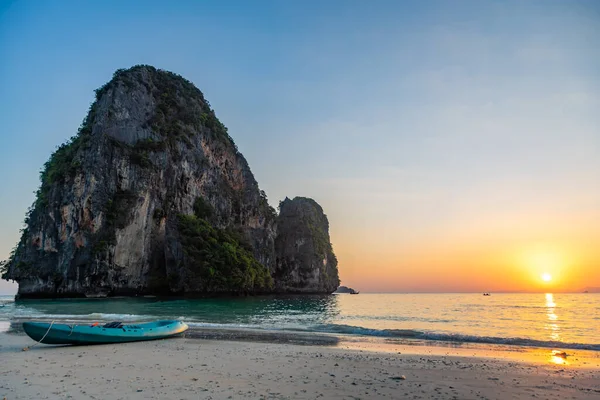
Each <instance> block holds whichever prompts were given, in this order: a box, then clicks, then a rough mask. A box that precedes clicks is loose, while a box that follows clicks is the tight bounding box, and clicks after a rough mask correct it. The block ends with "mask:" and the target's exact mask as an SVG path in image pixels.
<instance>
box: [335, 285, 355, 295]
mask: <svg viewBox="0 0 600 400" xmlns="http://www.w3.org/2000/svg"><path fill="white" fill-rule="evenodd" d="M333 293H348V294H358V293H359V292H357V291H356V290H354V289H352V288H350V287H347V286H340V287H338V288H337V289H336V291H335V292H333Z"/></svg>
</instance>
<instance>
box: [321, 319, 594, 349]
mask: <svg viewBox="0 0 600 400" xmlns="http://www.w3.org/2000/svg"><path fill="white" fill-rule="evenodd" d="M311 330H313V331H315V332H323V333H335V334H345V335H362V336H375V337H384V338H390V339H392V338H396V339H419V340H428V341H440V342H453V343H482V344H498V345H511V346H527V347H543V348H546V347H547V348H557V347H558V348H564V349H577V350H594V351H600V343H567V342H559V341H550V340H548V341H546V340H537V339H528V338H519V337H508V338H505V337H495V336H476V335H464V334H457V333H436V332H426V331H418V330H413V329H371V328H364V327H360V326H350V325H340V324H323V325H316V326H314V327H312V328H311Z"/></svg>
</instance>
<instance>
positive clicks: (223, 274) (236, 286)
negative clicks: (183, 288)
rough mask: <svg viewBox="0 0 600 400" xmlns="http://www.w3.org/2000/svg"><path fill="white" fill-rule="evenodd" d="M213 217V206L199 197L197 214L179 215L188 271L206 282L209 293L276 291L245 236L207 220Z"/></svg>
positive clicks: (204, 283) (178, 221) (179, 225)
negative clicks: (216, 226)
mask: <svg viewBox="0 0 600 400" xmlns="http://www.w3.org/2000/svg"><path fill="white" fill-rule="evenodd" d="M211 214H212V209H211V207H210V205H209V204H207V203H206V202H205V201H204V200H203V199H202V198H198V199H197V200H196V202H195V204H194V215H184V214H179V215H178V216H177V218H178V220H177V226H178V230H179V234H180V236H181V243H182V245H183V250H184V253H185V255H186V258H187V263H186V264H187V270H188V272H189V273H190V274H191V275H192V276H194V277H196V278H198V279H199V280H200V281H201V282H203V283H202V284H203V286H205V287H206V290H207V291H208V292H232V293H239V292H257V291H258V292H260V291H263V290H268V289H270V288H272V286H273V280H272V278H271V275H270V274H269V271H268V270H267V268H266V267H265V266H264V265H262V264H261V263H259V262H258V261H257V260H256V258H254V255H253V254H252V247H251V246H250V245H249V244H247V243H246V242H245V240H244V239H243V237H242V235H241V234H239V233H237V232H235V231H233V230H226V229H219V228H215V227H214V226H212V225H211V223H210V222H209V221H208V220H207V218H210V216H211Z"/></svg>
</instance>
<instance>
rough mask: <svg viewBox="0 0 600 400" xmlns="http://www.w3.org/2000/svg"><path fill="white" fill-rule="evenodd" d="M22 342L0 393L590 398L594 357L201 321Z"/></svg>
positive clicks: (3, 336) (2, 339) (599, 384)
mask: <svg viewBox="0 0 600 400" xmlns="http://www.w3.org/2000/svg"><path fill="white" fill-rule="evenodd" d="M33 343H34V342H33V341H32V340H31V339H29V338H28V337H27V336H25V335H24V334H22V333H19V332H13V333H10V334H8V333H0V399H3V398H6V399H7V400H13V399H319V398H322V399H400V398H406V399H531V398H538V399H598V398H600V358H599V357H598V355H596V354H595V353H590V354H587V353H585V352H576V351H575V352H572V353H571V355H570V356H569V357H568V358H567V364H565V365H560V364H555V363H554V362H553V360H552V358H551V357H550V355H549V350H519V349H516V350H514V349H513V350H508V351H504V350H501V349H493V348H489V349H487V350H485V349H478V348H470V347H463V346H458V347H440V346H428V345H424V344H421V345H410V344H406V343H401V342H390V341H362V340H352V339H343V338H342V339H339V338H337V337H333V336H329V335H311V334H295V333H284V332H281V333H279V332H272V333H268V334H267V335H266V336H265V335H263V334H262V333H259V332H257V333H250V334H248V332H244V331H223V330H210V329H208V330H194V331H192V332H189V333H188V334H186V336H184V337H180V338H174V339H168V340H158V341H152V342H139V343H130V344H119V345H97V346H48V345H37V346H35V347H33V348H31V349H30V350H29V351H22V349H23V348H24V347H26V346H31V345H32V344H33ZM554 361H556V360H554ZM558 362H560V361H558Z"/></svg>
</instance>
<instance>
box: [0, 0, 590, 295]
mask: <svg viewBox="0 0 600 400" xmlns="http://www.w3.org/2000/svg"><path fill="white" fill-rule="evenodd" d="M122 3H126V4H122ZM322 3H324V4H322ZM598 43H600V3H598V2H595V1H546V0H544V1H527V2H522V1H506V2H505V1H480V0H477V1H453V2H447V1H439V2H436V1H427V2H421V1H418V2H417V1H414V2H407V1H377V0H376V1H368V2H367V1H327V2H317V1H302V2H300V1H256V2H246V1H219V2H217V1H212V2H209V1H179V2H176V3H173V4H167V3H165V2H158V1H144V2H135V1H129V2H120V1H103V2H75V1H60V2H46V1H2V0H0V60H2V62H0V151H1V157H0V178H1V183H2V190H1V191H0V213H1V216H2V224H0V259H4V258H6V257H8V254H9V252H10V250H11V248H12V247H13V246H14V245H15V243H16V242H17V241H18V238H19V229H20V228H21V226H22V221H23V217H24V215H25V211H26V210H27V208H28V207H29V206H30V205H31V203H32V202H33V200H34V195H33V192H34V191H35V190H36V189H37V187H38V185H39V178H38V174H39V170H40V168H41V167H42V165H43V163H44V162H45V161H46V160H47V159H48V157H49V156H50V154H51V152H52V151H53V150H54V149H55V147H56V146H57V145H59V144H60V143H62V142H64V141H65V140H66V139H68V138H69V137H70V136H72V135H73V134H75V132H76V131H77V127H78V126H79V124H80V122H81V120H82V119H83V118H84V116H85V113H86V111H87V109H88V107H89V104H90V103H91V102H92V101H93V98H94V92H93V90H94V89H96V88H98V87H100V86H101V85H102V84H104V83H105V82H107V81H108V80H109V79H110V78H111V76H112V73H113V72H114V70H116V69H118V68H127V67H130V66H132V65H135V64H151V65H154V66H156V67H158V68H162V69H166V70H170V71H173V72H176V73H178V74H180V75H183V76H184V77H186V78H187V79H189V80H191V81H192V82H193V83H194V84H195V85H196V86H197V87H198V88H200V90H202V91H203V92H204V95H205V96H206V98H207V99H208V100H209V101H210V103H211V105H212V106H213V107H214V109H215V111H216V113H217V116H218V117H219V119H220V120H221V121H222V122H223V123H224V124H225V125H226V126H227V127H228V128H229V133H230V134H231V136H232V137H233V138H234V140H235V142H236V144H237V145H238V147H239V149H240V151H241V152H242V153H243V154H244V156H245V157H246V159H247V160H248V162H249V164H250V167H251V169H252V171H253V173H254V175H255V177H256V179H257V181H258V182H259V185H260V187H261V189H263V190H265V191H266V193H267V195H268V197H269V200H270V203H271V205H273V206H274V207H277V204H278V202H279V201H280V200H282V199H283V198H284V197H286V196H288V197H290V198H291V197H294V196H307V197H312V198H314V199H315V200H316V201H317V202H319V203H320V204H321V205H322V206H323V209H324V210H325V212H326V214H327V216H328V218H329V222H330V234H331V241H332V244H333V246H334V251H335V253H336V255H337V257H338V260H339V270H340V276H341V279H342V284H345V285H349V286H352V287H355V288H356V289H359V290H362V291H400V292H403V291H475V292H478V291H501V290H502V291H538V290H548V291H562V290H580V289H581V288H583V287H585V286H600V113H599V110H600V46H598ZM543 272H549V273H551V274H552V275H553V277H554V279H553V281H551V282H550V283H543V282H542V281H541V279H540V275H541V274H542V273H543ZM15 291H16V288H15V286H14V285H11V284H9V283H7V282H5V281H1V282H0V294H1V293H7V292H8V293H13V292H15Z"/></svg>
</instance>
